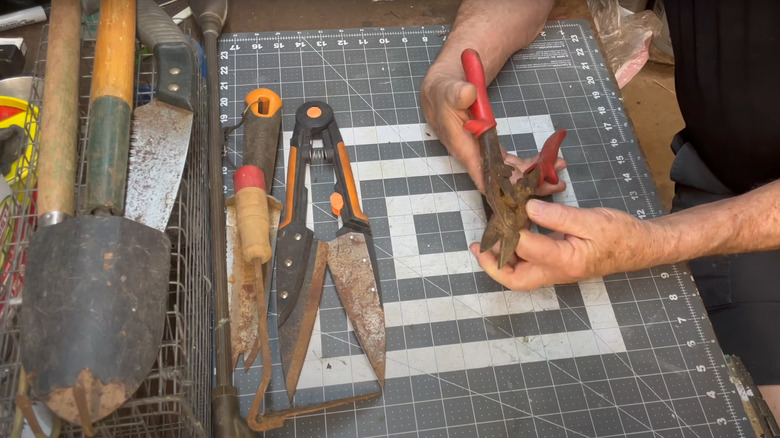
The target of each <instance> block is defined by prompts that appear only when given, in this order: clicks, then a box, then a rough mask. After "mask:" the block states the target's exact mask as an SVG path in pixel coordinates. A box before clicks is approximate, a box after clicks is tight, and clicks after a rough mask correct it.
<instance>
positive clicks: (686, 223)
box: [648, 180, 780, 265]
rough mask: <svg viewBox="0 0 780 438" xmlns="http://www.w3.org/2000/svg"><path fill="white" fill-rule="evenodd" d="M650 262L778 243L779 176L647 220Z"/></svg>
mask: <svg viewBox="0 0 780 438" xmlns="http://www.w3.org/2000/svg"><path fill="white" fill-rule="evenodd" d="M648 225H649V226H650V227H649V228H650V233H651V236H652V237H651V239H650V241H651V242H652V243H651V245H652V246H653V248H654V250H653V251H650V252H651V254H652V255H651V258H653V260H649V264H650V265H655V264H662V263H674V262H678V261H683V260H690V259H693V258H697V257H703V256H708V255H718V254H737V253H743V252H753V251H764V250H772V249H778V248H780V180H778V181H775V182H773V183H770V184H767V185H765V186H763V187H760V188H758V189H755V190H753V191H751V192H748V193H745V194H744V195H741V196H737V197H734V198H730V199H726V200H723V201H718V202H714V203H710V204H704V205H700V206H697V207H694V208H690V209H687V210H683V211H680V212H678V213H674V214H670V215H667V216H663V217H660V218H658V219H652V220H650V221H648Z"/></svg>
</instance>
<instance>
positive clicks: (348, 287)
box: [328, 232, 386, 386]
mask: <svg viewBox="0 0 780 438" xmlns="http://www.w3.org/2000/svg"><path fill="white" fill-rule="evenodd" d="M329 246H330V251H329V254H328V267H329V268H330V272H331V274H333V282H334V283H335V285H336V291H337V292H338V294H339V298H340V299H341V303H342V304H343V305H344V309H346V311H347V316H349V320H350V322H352V326H353V327H354V328H355V334H356V335H357V338H358V340H359V341H360V346H361V347H362V348H363V351H365V353H366V356H367V357H368V361H369V362H371V367H372V368H374V373H375V374H376V377H377V379H378V380H379V384H380V385H383V386H384V382H385V354H386V353H385V348H386V341H385V311H384V308H383V307H382V303H381V302H380V301H379V292H378V291H379V289H378V288H377V284H376V279H375V278H376V277H375V276H374V270H373V267H372V266H371V258H370V256H369V253H368V246H367V244H366V236H365V235H364V234H362V233H355V232H351V233H346V234H343V235H341V236H339V237H337V238H335V239H333V240H332V241H330V243H329Z"/></svg>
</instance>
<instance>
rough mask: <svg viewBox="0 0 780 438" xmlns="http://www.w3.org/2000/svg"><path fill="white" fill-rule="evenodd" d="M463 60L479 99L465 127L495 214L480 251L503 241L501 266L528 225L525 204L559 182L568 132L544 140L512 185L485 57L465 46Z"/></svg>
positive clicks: (490, 219) (510, 168) (511, 170)
mask: <svg viewBox="0 0 780 438" xmlns="http://www.w3.org/2000/svg"><path fill="white" fill-rule="evenodd" d="M461 63H462V64H463V70H464V72H465V75H466V80H467V81H468V82H471V83H472V84H474V85H475V86H476V87H477V99H476V101H475V102H474V103H473V104H472V105H471V107H469V112H470V115H471V120H468V121H467V122H466V123H465V125H464V128H465V129H466V130H467V131H469V132H471V133H473V134H474V135H475V136H476V137H477V138H478V141H479V145H480V156H481V159H482V171H483V177H484V186H485V198H486V200H487V203H488V206H489V207H490V210H492V214H491V216H490V218H489V220H488V224H487V227H486V229H485V232H484V234H483V235H482V241H481V242H480V251H481V252H485V251H489V250H490V249H491V248H492V247H493V246H494V245H495V244H496V243H498V242H499V241H501V245H500V249H499V256H498V269H501V268H502V267H504V265H506V263H507V262H508V261H509V259H510V258H511V257H512V254H513V253H514V251H515V248H516V247H517V243H518V241H519V240H520V230H521V229H523V228H524V227H526V226H528V225H529V220H528V214H527V213H526V211H525V204H526V202H528V200H529V199H531V198H532V197H533V196H536V194H537V193H536V190H537V188H539V187H540V186H541V184H542V183H543V182H544V181H547V182H549V183H550V184H557V183H558V175H557V173H556V172H555V168H554V165H555V161H556V159H557V158H558V149H559V148H560V146H561V143H562V142H563V139H564V138H565V137H566V131H565V130H563V129H560V130H558V131H556V132H555V133H554V134H553V135H551V136H550V138H548V139H547V141H545V143H544V146H543V147H542V150H541V152H539V156H538V158H537V160H536V162H535V163H533V164H532V165H531V166H530V167H529V168H527V169H526V170H525V172H523V177H522V178H521V179H519V180H518V181H517V182H516V183H514V184H512V183H511V181H510V177H511V176H512V173H513V172H514V171H515V168H514V167H513V166H510V165H508V164H506V163H505V162H504V155H503V153H502V148H501V143H500V142H499V140H498V132H497V131H496V125H497V124H496V118H495V117H494V116H493V110H492V109H491V107H490V100H489V98H488V94H487V87H486V84H485V72H484V69H483V67H482V60H481V59H480V57H479V54H478V53H477V52H476V51H475V50H474V49H466V50H464V51H463V53H462V54H461Z"/></svg>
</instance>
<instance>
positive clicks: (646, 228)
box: [470, 199, 663, 290]
mask: <svg viewBox="0 0 780 438" xmlns="http://www.w3.org/2000/svg"><path fill="white" fill-rule="evenodd" d="M526 208H527V211H528V215H529V218H530V219H531V221H533V222H535V223H536V224H537V225H539V226H541V227H544V228H547V229H549V230H552V231H553V233H552V234H550V235H543V234H540V233H535V232H532V231H530V230H522V231H521V232H520V242H519V243H518V245H517V248H516V250H515V253H516V255H517V257H518V259H517V260H516V261H514V262H510V263H508V264H507V265H506V266H504V267H503V268H502V269H500V270H499V269H497V259H496V256H495V254H494V253H493V252H492V251H485V252H484V253H480V247H479V243H474V244H472V245H471V247H470V249H471V252H472V253H473V254H474V256H475V257H476V258H477V261H478V262H479V265H480V266H481V267H482V269H484V270H485V272H486V273H487V274H488V275H489V276H490V277H491V278H493V279H494V280H496V281H497V282H499V283H501V284H502V285H504V286H506V287H508V288H510V289H512V290H531V289H536V288H539V287H542V286H549V285H553V284H563V283H573V282H576V281H579V280H583V279H588V278H593V277H597V276H602V275H608V274H612V273H616V272H623V271H630V270H635V269H640V268H642V267H644V266H645V265H646V264H647V263H648V261H649V260H651V259H652V255H653V254H654V251H656V250H657V247H658V246H659V245H663V243H661V242H656V241H654V239H653V237H652V236H653V224H651V223H649V222H646V221H645V222H643V221H640V220H639V219H636V218H635V217H633V216H631V215H629V214H627V213H624V212H622V211H619V210H613V209H608V208H592V209H583V208H576V207H569V206H565V205H561V204H555V203H547V202H543V201H539V200H535V199H532V200H530V201H528V204H527V207H526Z"/></svg>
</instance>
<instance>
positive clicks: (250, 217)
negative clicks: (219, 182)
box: [233, 165, 272, 264]
mask: <svg viewBox="0 0 780 438" xmlns="http://www.w3.org/2000/svg"><path fill="white" fill-rule="evenodd" d="M233 181H234V183H233V185H234V187H235V191H236V194H235V195H234V198H235V202H236V224H237V225H238V226H237V228H238V234H239V236H241V252H242V256H243V258H244V261H245V262H247V263H251V262H252V261H255V260H259V261H260V263H261V264H262V263H265V262H267V261H268V260H270V259H271V252H272V251H271V242H270V232H271V223H270V219H269V216H268V199H267V196H266V192H265V184H264V182H263V172H262V171H261V170H260V168H259V167H256V166H250V165H246V166H241V167H240V168H239V169H238V170H237V171H236V173H235V174H234V177H233Z"/></svg>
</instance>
